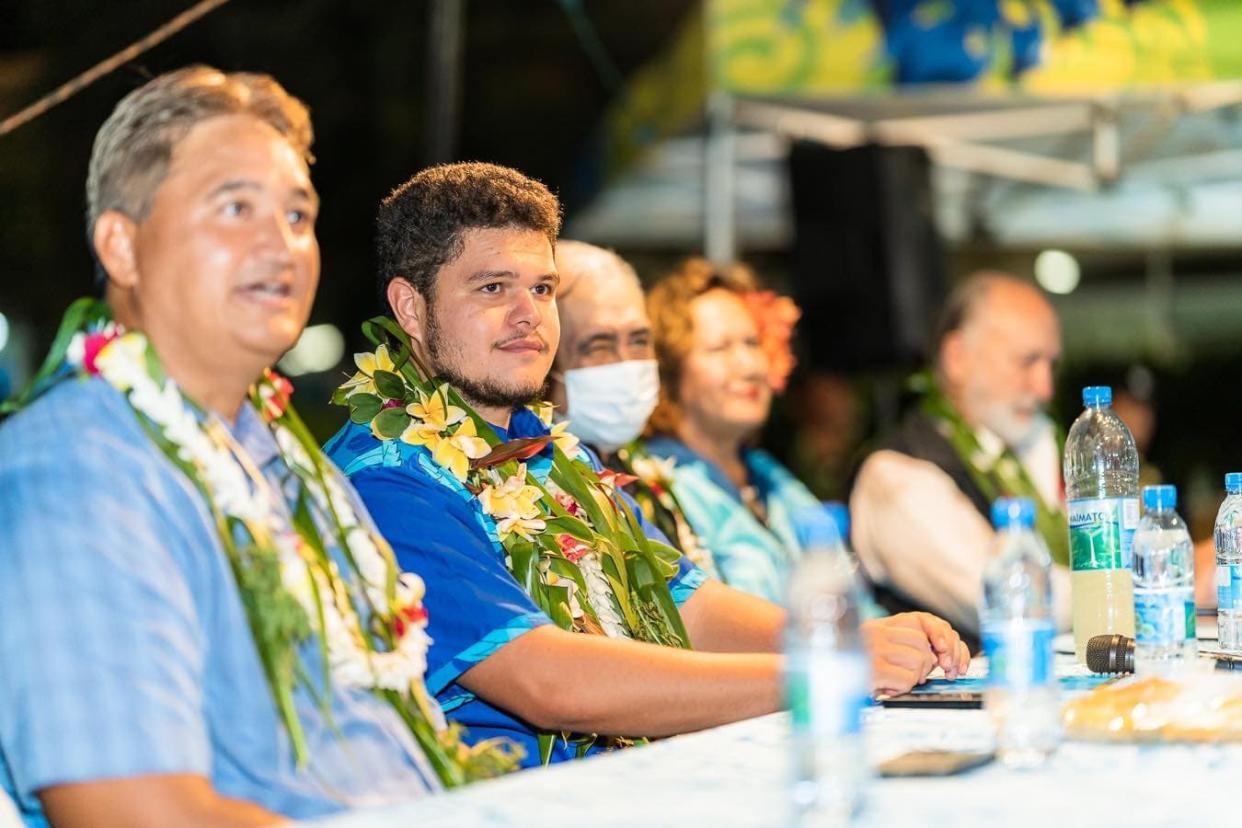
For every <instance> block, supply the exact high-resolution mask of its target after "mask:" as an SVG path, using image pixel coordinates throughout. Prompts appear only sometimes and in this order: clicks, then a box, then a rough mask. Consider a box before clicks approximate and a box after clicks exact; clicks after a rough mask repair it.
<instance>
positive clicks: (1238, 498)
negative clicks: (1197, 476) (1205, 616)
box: [1213, 472, 1242, 653]
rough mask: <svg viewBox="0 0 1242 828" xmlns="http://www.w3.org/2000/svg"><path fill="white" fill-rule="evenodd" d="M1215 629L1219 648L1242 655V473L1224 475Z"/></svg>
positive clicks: (1218, 517)
mask: <svg viewBox="0 0 1242 828" xmlns="http://www.w3.org/2000/svg"><path fill="white" fill-rule="evenodd" d="M1213 537H1214V540H1215V541H1216V629H1217V636H1218V638H1219V639H1220V648H1221V649H1222V650H1224V651H1225V652H1228V653H1242V629H1240V627H1242V472H1230V473H1229V474H1227V475H1225V502H1224V503H1222V504H1220V511H1219V512H1217V513H1216V530H1215V532H1213Z"/></svg>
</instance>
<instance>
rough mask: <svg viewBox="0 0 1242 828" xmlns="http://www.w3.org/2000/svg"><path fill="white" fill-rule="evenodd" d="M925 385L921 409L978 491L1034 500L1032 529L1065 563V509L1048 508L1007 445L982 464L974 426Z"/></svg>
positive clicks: (931, 384) (990, 499)
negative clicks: (958, 459) (1033, 527)
mask: <svg viewBox="0 0 1242 828" xmlns="http://www.w3.org/2000/svg"><path fill="white" fill-rule="evenodd" d="M920 385H923V383H920ZM925 387H926V388H927V389H928V390H926V391H925V393H924V397H923V401H922V409H923V412H924V413H925V414H927V415H928V416H929V417H931V418H932V419H933V420H934V421H935V422H937V423H939V424H940V425H941V427H942V428H941V434H943V435H944V437H945V438H946V439H947V440H948V441H949V444H950V445H951V446H953V450H954V451H955V452H956V453H957V456H958V457H960V458H961V459H962V462H963V463H965V464H966V470H967V472H968V473H969V474H970V478H971V480H973V481H974V483H975V485H976V486H978V487H979V491H981V492H982V493H983V496H984V497H985V498H987V500H988V502H993V501H995V500H996V499H997V498H999V497H1026V498H1030V499H1031V500H1032V501H1033V502H1034V503H1035V529H1036V531H1038V532H1039V535H1040V537H1042V538H1043V539H1044V543H1046V544H1047V545H1048V551H1049V552H1050V553H1051V555H1052V560H1054V561H1055V562H1057V563H1059V564H1061V565H1062V566H1068V565H1069V524H1068V523H1067V522H1066V517H1065V512H1064V511H1063V510H1061V509H1053V508H1051V507H1050V506H1049V505H1048V504H1047V503H1046V502H1045V501H1044V498H1043V495H1041V494H1040V493H1039V488H1038V487H1037V486H1036V485H1035V484H1034V482H1032V480H1031V478H1030V475H1028V474H1027V473H1026V469H1025V468H1023V466H1022V463H1021V462H1020V461H1019V460H1018V458H1017V457H1015V456H1014V454H1013V452H1012V451H1010V450H1009V448H1008V447H1006V448H1005V450H1004V451H1003V452H1002V453H1001V455H1000V456H999V457H997V458H995V459H994V460H993V461H992V462H991V463H988V464H986V465H985V464H984V463H983V458H984V457H986V456H988V455H987V453H986V452H985V451H984V450H983V446H982V445H980V443H979V438H978V437H977V436H975V432H974V429H972V428H971V427H970V426H969V425H968V424H967V423H966V421H965V420H963V419H962V415H961V414H959V413H958V412H957V409H956V408H954V407H953V404H952V403H950V402H949V400H948V398H947V397H945V396H944V394H943V393H941V392H940V390H939V389H938V388H937V387H936V386H935V384H934V382H930V381H929V382H927V383H926V384H925Z"/></svg>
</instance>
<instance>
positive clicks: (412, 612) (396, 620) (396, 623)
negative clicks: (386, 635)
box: [392, 604, 427, 638]
mask: <svg viewBox="0 0 1242 828" xmlns="http://www.w3.org/2000/svg"><path fill="white" fill-rule="evenodd" d="M426 621H427V610H426V609H424V608H423V607H421V606H418V605H415V604H410V605H409V606H405V607H402V608H401V609H399V610H397V613H396V614H395V615H394V616H393V617H392V628H393V632H395V633H396V634H397V638H402V637H404V636H405V631H406V629H407V628H408V627H409V625H411V624H414V625H419V624H423V623H426Z"/></svg>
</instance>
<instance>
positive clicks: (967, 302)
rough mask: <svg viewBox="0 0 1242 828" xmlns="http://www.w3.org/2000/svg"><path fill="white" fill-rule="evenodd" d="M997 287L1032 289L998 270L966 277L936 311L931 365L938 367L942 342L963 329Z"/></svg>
mask: <svg viewBox="0 0 1242 828" xmlns="http://www.w3.org/2000/svg"><path fill="white" fill-rule="evenodd" d="M1000 284H1012V285H1022V286H1023V287H1032V285H1031V284H1030V283H1029V282H1027V281H1025V280H1023V279H1019V278H1018V277H1017V276H1014V275H1013V274H1011V273H1005V272H1004V271H1001V270H980V271H977V272H975V273H972V274H970V275H969V276H967V277H966V279H965V280H964V281H963V282H962V283H961V284H959V285H958V286H957V287H955V288H954V289H953V291H952V292H951V293H950V294H949V297H948V298H947V299H946V300H945V302H944V307H943V308H941V309H940V318H939V319H938V321H937V322H936V329H935V336H934V337H933V339H932V342H931V361H932V362H933V363H937V364H938V363H939V361H940V351H941V349H942V348H943V347H944V341H945V340H946V339H948V338H949V336H950V335H952V334H954V333H957V332H958V331H960V330H962V329H963V328H965V327H966V326H967V325H968V324H970V321H971V320H972V319H974V318H975V316H976V315H977V314H978V312H979V310H980V309H981V308H982V307H983V304H984V302H985V301H986V300H987V296H988V293H989V292H990V291H991V289H992V288H993V287H995V286H996V285H1000Z"/></svg>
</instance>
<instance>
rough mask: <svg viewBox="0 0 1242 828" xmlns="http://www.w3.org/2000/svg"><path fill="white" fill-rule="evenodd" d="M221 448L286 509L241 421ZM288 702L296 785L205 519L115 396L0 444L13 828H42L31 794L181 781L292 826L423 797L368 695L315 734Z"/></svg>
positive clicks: (251, 418)
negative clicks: (298, 755) (299, 758)
mask: <svg viewBox="0 0 1242 828" xmlns="http://www.w3.org/2000/svg"><path fill="white" fill-rule="evenodd" d="M233 433H234V436H235V437H236V438H237V440H238V442H239V443H240V444H241V445H242V447H243V448H244V449H245V450H246V451H247V452H248V454H249V455H250V457H251V459H253V460H254V462H255V463H256V465H257V466H258V467H259V468H260V469H261V470H262V471H263V473H264V475H265V476H266V477H267V478H268V479H269V480H271V481H272V482H274V483H275V484H276V485H277V486H279V487H281V488H282V490H284V491H285V492H286V495H288V494H289V493H290V492H291V491H292V489H291V485H292V484H293V480H292V476H291V475H290V474H289V472H288V469H287V468H286V467H285V466H284V463H283V461H282V460H281V459H280V457H279V455H278V453H277V447H276V444H275V441H274V440H273V439H272V435H271V433H270V432H269V431H268V429H267V427H266V426H264V425H263V423H262V422H261V420H260V419H259V417H258V415H257V413H256V412H255V411H254V409H253V408H251V407H250V406H249V405H248V404H247V405H245V406H244V407H243V409H242V412H241V414H240V415H239V417H238V421H237V425H236V426H235V428H234V429H233ZM359 512H360V514H362V515H363V516H364V518H363V519H365V520H368V521H369V520H370V518H369V517H367V516H365V512H364V511H363V510H362V509H361V506H359ZM325 539H326V541H327V542H328V544H329V548H330V549H331V548H332V543H331V536H330V535H327V534H326V535H325ZM317 652H318V650H317V643H316V642H314V641H312V642H310V644H309V645H308V646H307V648H306V653H305V656H306V657H305V658H304V660H303V661H304V665H305V666H306V667H307V669H308V672H309V673H310V674H311V675H318V672H319V670H320V662H319V659H318V657H317ZM296 701H297V707H298V712H299V717H300V720H301V722H302V724H303V727H304V729H305V732H306V738H307V744H308V748H309V754H310V761H309V763H308V766H307V767H304V768H301V769H298V768H297V767H296V766H295V762H294V756H293V750H292V748H291V745H290V741H289V736H288V733H287V731H286V730H285V728H284V726H283V724H282V723H281V720H280V718H279V717H278V715H277V711H276V707H275V704H274V702H273V700H272V695H271V692H270V690H269V689H268V683H267V680H266V678H265V676H264V672H263V667H262V664H261V662H260V660H259V656H258V652H257V650H256V648H255V645H254V642H253V639H252V638H251V633H250V628H249V625H248V623H247V620H246V615H245V611H244V610H243V607H242V603H241V599H240V596H239V593H238V590H237V586H236V584H235V582H234V579H233V574H232V571H231V569H230V566H229V562H228V559H227V558H226V556H225V552H224V550H223V547H222V546H221V544H220V542H219V538H218V536H217V534H216V525H215V522H214V520H213V519H212V516H211V514H210V512H209V510H208V507H207V504H206V502H205V501H204V500H203V498H202V497H201V496H200V495H199V494H198V492H197V490H196V489H195V488H194V485H193V484H192V483H191V482H190V480H189V479H188V478H187V477H185V476H184V475H183V474H181V473H180V472H179V471H177V470H176V469H175V467H174V466H173V465H172V464H171V462H170V461H169V460H168V459H167V458H166V457H165V456H164V455H163V453H162V452H161V451H160V450H159V449H158V448H157V447H156V446H155V445H154V444H153V443H152V442H151V441H150V440H149V439H148V438H147V436H146V434H145V433H144V432H143V430H142V427H141V425H140V424H139V422H138V420H137V418H136V417H135V415H134V413H133V411H132V410H131V409H130V408H129V405H128V404H127V403H126V401H125V400H124V398H123V397H122V396H121V395H120V394H119V393H117V392H116V391H115V390H113V389H112V388H111V387H110V386H108V385H107V384H106V383H104V382H103V381H102V380H99V379H89V380H82V381H78V380H69V381H66V382H64V383H62V384H60V385H59V386H57V387H56V388H54V389H53V390H51V391H50V392H48V393H47V394H46V395H45V396H44V397H42V398H40V399H39V400H38V401H36V402H35V403H34V404H33V405H31V406H30V407H29V408H28V409H26V410H25V411H24V412H22V413H21V414H19V415H17V416H16V417H14V418H12V419H11V420H10V421H8V422H6V423H4V424H3V425H2V426H0V787H3V789H4V790H5V791H6V792H8V793H9V795H10V796H11V797H12V798H13V799H14V801H15V802H16V803H17V805H18V808H19V810H20V811H21V813H22V816H23V817H24V819H25V821H26V823H27V825H30V826H42V825H46V824H47V823H46V820H45V818H44V816H43V813H42V810H41V808H40V803H39V800H38V798H37V793H38V792H39V790H40V789H42V788H46V787H48V786H51V785H57V784H61V783H72V782H82V781H88V780H101V779H108V778H116V777H130V776H137V775H145V774H164V773H186V774H200V775H203V776H206V777H208V778H209V779H210V780H211V783H212V785H213V786H214V787H215V789H216V791H217V792H219V793H220V794H221V795H224V796H228V797H235V798H238V799H245V800H249V801H251V802H255V803H257V804H259V805H261V806H263V807H265V808H268V809H270V810H272V811H274V812H276V813H280V814H284V815H286V816H289V817H293V818H308V817H314V816H319V815H323V814H328V813H332V812H335V811H339V810H342V809H344V808H348V807H357V806H373V805H383V804H389V803H392V802H395V801H399V800H403V799H410V798H414V797H418V796H421V795H423V794H425V793H426V792H428V791H429V790H435V789H438V787H439V783H438V782H437V781H436V777H435V774H434V771H433V770H432V769H431V768H430V766H429V765H428V763H427V760H426V759H425V757H424V756H423V754H422V751H421V750H420V749H419V748H418V746H417V744H416V742H415V741H414V739H413V737H412V736H411V735H410V733H409V731H408V730H407V728H406V727H405V725H404V724H403V723H402V722H401V720H400V718H399V716H398V715H397V714H396V712H395V711H393V710H392V708H390V707H389V706H388V705H387V704H386V703H385V702H383V701H381V700H379V699H377V698H375V697H374V696H373V695H371V694H370V693H369V692H366V691H363V690H343V689H340V688H335V689H334V692H333V693H332V697H331V705H332V707H331V720H330V721H329V720H327V719H325V717H324V715H323V714H322V713H321V712H320V711H319V709H318V708H317V707H316V706H315V704H314V702H313V701H312V700H311V698H310V696H309V695H308V694H307V693H306V692H305V691H303V690H299V691H298V693H297V696H296Z"/></svg>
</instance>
